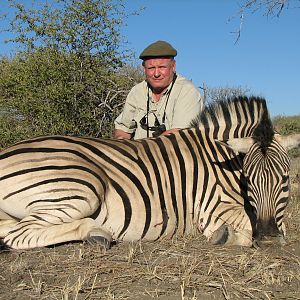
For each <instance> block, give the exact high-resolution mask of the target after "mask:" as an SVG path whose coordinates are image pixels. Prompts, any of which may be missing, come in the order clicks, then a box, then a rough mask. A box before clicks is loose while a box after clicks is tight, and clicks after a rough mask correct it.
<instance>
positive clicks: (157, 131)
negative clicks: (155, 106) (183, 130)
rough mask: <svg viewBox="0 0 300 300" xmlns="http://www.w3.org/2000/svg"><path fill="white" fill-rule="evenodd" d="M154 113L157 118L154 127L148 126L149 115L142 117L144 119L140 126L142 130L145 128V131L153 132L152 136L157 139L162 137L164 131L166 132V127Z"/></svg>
mask: <svg viewBox="0 0 300 300" xmlns="http://www.w3.org/2000/svg"><path fill="white" fill-rule="evenodd" d="M152 113H153V115H154V117H155V121H154V126H148V124H147V123H148V122H147V118H148V115H149V114H145V115H144V116H143V117H142V119H141V120H140V125H141V128H143V129H144V130H150V131H153V133H152V136H153V137H157V136H159V135H161V134H162V133H163V132H164V131H166V125H165V124H160V123H159V121H158V118H157V116H156V114H155V113H154V112H152Z"/></svg>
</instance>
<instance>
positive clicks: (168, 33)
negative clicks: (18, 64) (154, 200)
mask: <svg viewBox="0 0 300 300" xmlns="http://www.w3.org/2000/svg"><path fill="white" fill-rule="evenodd" d="M24 2H26V1H24ZM125 3H126V8H127V9H128V10H134V9H138V8H139V7H142V6H143V7H145V9H144V10H143V11H142V12H141V13H140V15H138V16H133V17H130V18H129V19H128V20H127V26H126V27H124V28H123V29H122V33H123V34H124V36H125V38H126V39H127V41H128V42H129V47H130V48H132V49H133V50H134V51H135V52H136V57H138V55H139V53H140V52H141V51H142V50H143V49H144V48H145V47H146V46H147V45H148V44H150V43H152V42H154V41H156V40H166V41H168V42H170V43H171V44H172V45H173V46H174V47H175V48H176V49H177V51H178V56H177V57H176V61H177V71H178V73H180V74H182V75H184V76H186V77H187V78H189V79H191V80H192V81H193V82H194V83H195V84H196V85H197V86H203V83H205V84H206V86H208V87H242V88H248V89H250V91H251V93H253V94H254V95H257V96H262V97H265V98H266V100H267V103H268V106H269V110H270V113H271V115H272V116H275V115H298V114H300V57H299V56H300V34H299V28H300V3H299V1H295V0H292V1H291V6H290V7H289V9H287V10H285V11H283V12H282V14H281V16H280V17H279V18H277V17H272V18H271V17H269V18H268V17H266V16H264V15H263V13H264V12H263V11H258V12H256V13H255V14H252V13H251V12H248V13H247V14H246V15H245V17H244V25H243V30H242V35H241V37H240V39H239V41H238V43H237V44H235V39H236V34H234V33H232V32H234V31H237V30H238V28H239V18H238V15H237V13H238V11H239V6H238V1H237V0H223V1H222V0H127V1H125ZM296 5H298V7H296V8H294V7H295V6H296ZM230 19H231V20H230ZM229 20H230V21H229ZM1 27H3V23H1V22H0V28H1ZM5 38H7V36H4V35H3V34H2V35H1V37H0V54H9V53H10V51H11V49H12V48H11V47H12V46H9V45H7V44H4V39H5ZM137 63H140V62H139V61H138V59H137Z"/></svg>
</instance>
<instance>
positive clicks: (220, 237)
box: [210, 225, 230, 245]
mask: <svg viewBox="0 0 300 300" xmlns="http://www.w3.org/2000/svg"><path fill="white" fill-rule="evenodd" d="M229 234H230V232H229V227H228V225H222V226H220V227H219V228H218V229H217V230H216V231H215V232H214V233H213V234H212V236H211V238H210V242H211V243H212V244H213V245H224V244H226V242H227V241H228V238H229Z"/></svg>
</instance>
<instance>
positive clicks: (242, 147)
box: [216, 137, 255, 153]
mask: <svg viewBox="0 0 300 300" xmlns="http://www.w3.org/2000/svg"><path fill="white" fill-rule="evenodd" d="M216 142H217V143H219V144H221V145H223V146H225V147H228V148H230V149H232V150H233V151H235V152H239V153H247V152H248V151H249V149H250V147H251V146H252V145H253V144H254V142H255V141H254V139H253V138H251V137H245V138H233V139H229V140H227V141H219V140H216Z"/></svg>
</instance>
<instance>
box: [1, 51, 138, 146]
mask: <svg viewBox="0 0 300 300" xmlns="http://www.w3.org/2000/svg"><path fill="white" fill-rule="evenodd" d="M0 67H1V71H2V72H1V73H2V74H1V76H0V129H1V133H0V137H1V144H2V145H3V146H6V145H9V144H11V143H13V142H15V141H18V140H19V139H24V138H29V137H32V136H37V135H47V134H62V135H65V134H67V135H77V136H80V135H84V136H93V137H108V136H111V133H112V129H113V120H114V119H115V117H116V115H117V114H118V113H119V111H120V109H121V108H122V104H123V102H124V100H125V98H126V95H127V93H128V91H129V89H130V88H131V87H132V86H133V85H134V84H135V83H136V82H137V81H139V80H141V79H142V77H141V76H140V75H137V76H136V78H131V77H130V76H128V74H126V68H123V71H122V72H120V70H118V71H114V70H110V69H109V67H108V66H106V65H104V64H103V62H102V60H101V59H99V58H97V57H96V56H95V57H94V56H78V55H74V54H66V53H61V52H58V51H54V50H51V49H47V48H44V49H41V48H40V49H38V50H36V51H35V52H31V53H28V54H24V53H23V54H20V55H17V56H16V57H15V58H13V59H11V60H10V59H7V58H4V59H2V60H0ZM129 71H130V68H129V67H128V72H129Z"/></svg>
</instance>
